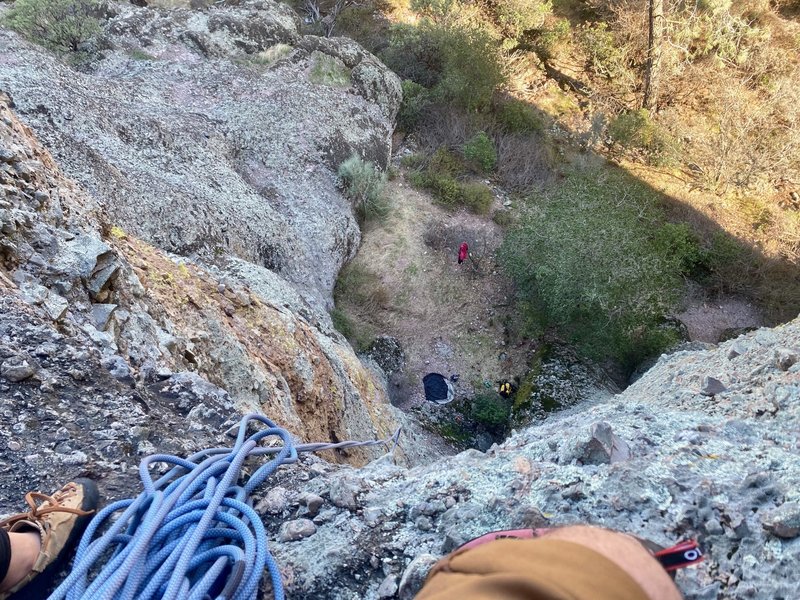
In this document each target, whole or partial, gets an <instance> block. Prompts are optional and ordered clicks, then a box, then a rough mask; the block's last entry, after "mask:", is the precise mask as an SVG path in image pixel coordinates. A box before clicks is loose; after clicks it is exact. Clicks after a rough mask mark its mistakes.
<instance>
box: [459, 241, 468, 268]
mask: <svg viewBox="0 0 800 600" xmlns="http://www.w3.org/2000/svg"><path fill="white" fill-rule="evenodd" d="M467 256H469V246H468V245H467V242H461V245H460V246H459V247H458V264H461V263H463V262H464V261H465V260H467Z"/></svg>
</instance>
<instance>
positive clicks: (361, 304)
mask: <svg viewBox="0 0 800 600" xmlns="http://www.w3.org/2000/svg"><path fill="white" fill-rule="evenodd" d="M333 296H334V298H335V300H336V304H337V306H338V305H342V304H347V305H350V306H353V307H357V308H359V309H361V310H362V311H364V312H365V313H370V312H374V311H376V310H378V309H381V308H385V307H386V306H388V304H389V294H388V292H387V291H386V288H385V287H383V283H382V282H381V278H380V277H378V276H377V275H376V274H375V273H373V272H372V271H370V270H369V269H367V268H366V267H363V266H361V265H360V264H358V263H350V264H348V265H346V266H345V267H343V268H342V270H341V271H340V272H339V277H338V279H337V280H336V286H335V287H334V289H333Z"/></svg>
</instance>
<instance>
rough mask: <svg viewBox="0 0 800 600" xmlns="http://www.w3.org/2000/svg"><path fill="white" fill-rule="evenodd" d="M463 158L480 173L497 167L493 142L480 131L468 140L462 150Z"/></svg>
mask: <svg viewBox="0 0 800 600" xmlns="http://www.w3.org/2000/svg"><path fill="white" fill-rule="evenodd" d="M462 151H463V153H464V158H466V159H467V160H468V161H470V162H472V163H473V164H476V165H477V166H478V167H479V168H480V169H481V170H482V171H484V172H489V171H493V170H494V168H495V165H497V150H495V147H494V142H493V141H492V139H491V138H490V137H489V136H488V135H486V133H485V132H483V131H481V132H478V133H477V134H475V135H474V136H473V137H472V138H470V139H469V140H468V141H467V143H466V144H464V147H463V148H462Z"/></svg>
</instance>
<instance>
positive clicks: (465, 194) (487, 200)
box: [461, 183, 494, 215]
mask: <svg viewBox="0 0 800 600" xmlns="http://www.w3.org/2000/svg"><path fill="white" fill-rule="evenodd" d="M461 201H462V203H463V204H464V206H466V207H467V208H468V209H469V210H470V211H471V212H473V213H475V214H476V215H486V214H489V209H490V208H491V207H492V202H494V194H493V193H492V190H491V188H490V187H489V186H488V185H486V184H484V183H462V184H461Z"/></svg>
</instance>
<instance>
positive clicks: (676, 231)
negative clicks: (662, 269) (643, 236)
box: [653, 223, 706, 276]
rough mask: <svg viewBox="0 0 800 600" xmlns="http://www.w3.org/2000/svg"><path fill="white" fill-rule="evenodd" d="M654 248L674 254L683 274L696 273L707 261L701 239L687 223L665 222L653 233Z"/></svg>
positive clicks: (665, 253) (666, 253)
mask: <svg viewBox="0 0 800 600" xmlns="http://www.w3.org/2000/svg"><path fill="white" fill-rule="evenodd" d="M653 248H654V249H655V251H656V252H658V253H659V254H661V255H663V256H672V257H673V260H674V261H675V263H676V264H677V265H678V268H679V270H680V273H681V274H682V275H687V276H691V275H695V274H696V273H697V271H698V269H699V268H700V267H702V266H704V263H705V262H706V257H705V253H704V252H703V248H702V247H701V246H700V239H699V238H698V237H697V235H695V233H694V232H693V231H692V230H691V228H690V227H689V226H688V225H687V224H686V223H664V224H663V225H662V226H661V227H659V228H658V229H656V231H655V234H654V235H653Z"/></svg>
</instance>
